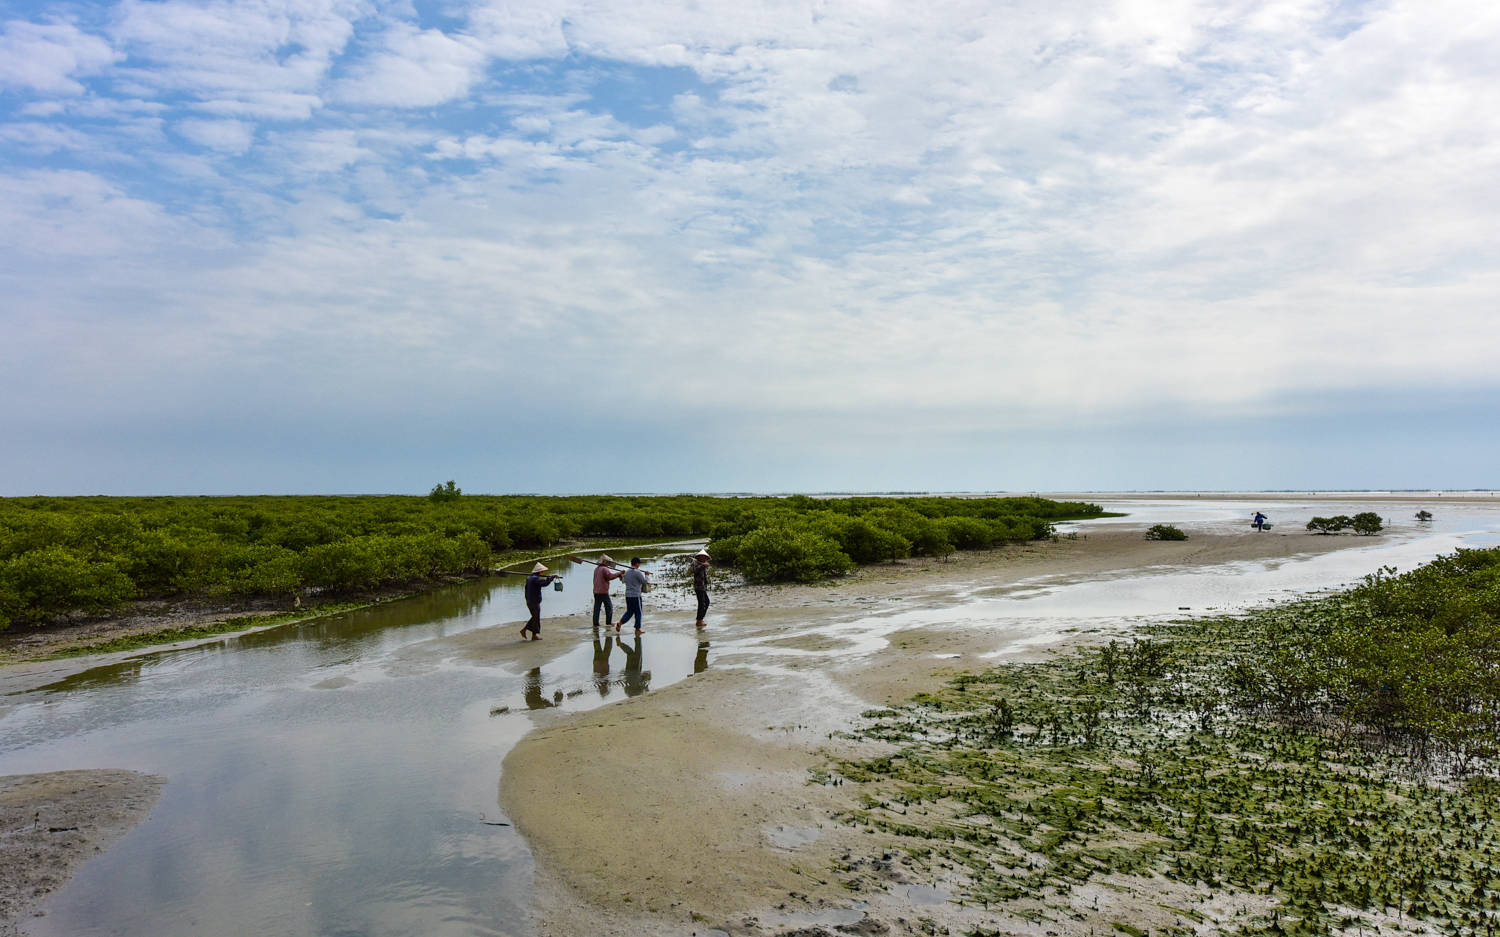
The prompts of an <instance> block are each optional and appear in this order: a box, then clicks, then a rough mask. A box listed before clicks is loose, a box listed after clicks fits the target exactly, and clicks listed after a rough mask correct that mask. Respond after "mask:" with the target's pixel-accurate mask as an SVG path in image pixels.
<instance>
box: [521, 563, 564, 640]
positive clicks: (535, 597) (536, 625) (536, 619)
mask: <svg viewBox="0 0 1500 937" xmlns="http://www.w3.org/2000/svg"><path fill="white" fill-rule="evenodd" d="M546 573H547V567H545V566H543V565H542V564H541V563H540V562H539V563H537V564H536V565H535V566H533V567H531V575H529V576H527V577H526V608H527V610H528V611H530V612H531V617H530V618H529V619H527V620H526V624H524V625H522V626H521V638H522V640H525V639H526V638H527V637H528V636H529V637H530V638H531V640H533V641H540V640H542V589H544V588H545V587H546V586H547V585H549V584H550V583H552V582H553V581H555V580H557V579H561V578H562V577H561V576H559V575H557V574H556V573H552V574H550V575H545V574H546ZM528 632H529V633H530V634H529V635H528Z"/></svg>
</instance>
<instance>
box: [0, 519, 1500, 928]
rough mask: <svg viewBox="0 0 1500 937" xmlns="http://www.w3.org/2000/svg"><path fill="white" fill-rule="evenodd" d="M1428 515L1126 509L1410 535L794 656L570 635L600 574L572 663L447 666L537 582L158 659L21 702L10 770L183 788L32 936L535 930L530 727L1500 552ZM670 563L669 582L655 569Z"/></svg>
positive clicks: (1203, 524)
mask: <svg viewBox="0 0 1500 937" xmlns="http://www.w3.org/2000/svg"><path fill="white" fill-rule="evenodd" d="M1419 506H1420V505H1406V504H1379V505H1370V504H1368V503H1356V502H1350V503H1340V502H1338V501H1337V500H1336V499H1330V501H1329V502H1328V503H1327V504H1324V503H1321V502H1320V503H1318V504H1317V505H1307V504H1294V503H1279V502H1277V501H1275V500H1274V498H1268V499H1266V500H1263V501H1259V502H1248V501H1245V502H1241V501H1223V500H1218V501H1212V500H1201V501H1153V500H1151V499H1134V500H1130V501H1114V502H1109V503H1107V504H1106V507H1108V508H1109V509H1111V510H1123V511H1128V512H1130V514H1131V517H1129V518H1127V519H1118V520H1110V519H1104V520H1099V521H1093V522H1088V523H1087V524H1080V525H1068V528H1067V529H1072V530H1077V531H1080V532H1082V533H1083V534H1085V535H1086V533H1087V531H1088V530H1090V529H1094V528H1097V527H1105V526H1109V525H1112V524H1120V523H1130V524H1141V523H1143V522H1144V523H1172V524H1176V525H1177V526H1179V527H1181V528H1183V529H1184V530H1186V531H1187V532H1188V533H1189V535H1190V536H1191V535H1192V534H1193V533H1195V532H1199V533H1201V532H1231V531H1239V530H1244V529H1245V528H1246V525H1248V522H1249V516H1250V514H1251V513H1252V512H1253V511H1254V510H1256V509H1260V510H1263V511H1265V512H1266V513H1267V514H1269V515H1270V516H1271V520H1272V523H1273V524H1275V525H1278V526H1276V527H1273V532H1286V531H1289V530H1298V531H1300V529H1301V526H1302V525H1303V524H1305V523H1306V520H1307V518H1308V517H1310V516H1312V515H1313V514H1323V515H1328V514H1340V513H1342V514H1354V513H1357V512H1358V511H1361V510H1367V509H1369V510H1376V511H1378V512H1379V513H1381V514H1382V515H1384V516H1387V523H1388V524H1389V525H1390V535H1389V536H1386V537H1382V538H1379V539H1378V540H1375V541H1372V542H1371V543H1370V545H1368V546H1361V547H1359V548H1356V549H1349V550H1341V551H1339V552H1337V553H1333V554H1327V555H1323V556H1311V557H1295V558H1292V559H1287V560H1278V561H1272V562H1262V563H1236V564H1228V565H1224V566H1219V567H1214V568H1210V569H1173V568H1168V567H1162V568H1148V569H1145V570H1136V571H1133V572H1132V573H1130V574H1128V575H1113V576H1102V577H1097V578H1093V579H1088V580H1084V581H1071V580H1067V579H1063V578H1060V577H1042V578H1038V579H1034V580H1030V581H1027V582H1023V583H1020V584H1017V585H1013V586H1007V587H996V586H992V585H988V584H986V583H982V582H980V583H974V584H972V585H970V586H968V587H966V588H962V589H958V590H954V589H953V588H952V587H951V586H945V587H942V588H940V589H939V588H936V587H935V588H934V590H933V591H932V592H930V593H919V594H918V595H916V596H912V597H911V598H912V599H918V598H920V599H923V601H899V600H898V601H896V602H894V603H891V602H887V603H884V604H881V603H875V604H872V605H869V606H860V607H851V608H837V609H835V610H833V612H832V613H829V612H826V611H825V612H823V613H822V614H820V615H818V616H808V617H807V620H806V621H801V620H798V618H797V616H796V615H795V614H793V613H791V612H789V613H788V621H787V622H786V623H785V626H784V627H781V628H778V629H777V633H776V634H774V635H761V636H753V635H746V636H744V637H736V636H735V635H734V631H733V612H732V611H731V612H727V613H724V614H722V615H720V614H717V613H716V615H715V620H714V622H713V627H711V628H710V635H711V641H712V643H711V644H710V643H709V640H703V639H701V638H700V636H698V635H696V634H694V633H693V629H692V627H691V624H690V623H688V622H689V620H690V614H689V615H685V614H683V610H685V609H686V608H687V607H688V602H689V601H690V600H689V599H688V598H687V596H685V595H683V594H681V593H673V592H671V591H665V592H664V591H663V590H658V591H656V592H653V593H652V594H651V595H648V597H647V601H646V607H647V629H648V630H647V634H646V635H645V636H644V638H643V639H642V640H640V641H639V642H637V641H636V640H635V639H634V638H633V637H630V636H627V637H626V638H625V639H624V640H623V641H622V640H620V639H619V638H616V637H614V636H613V635H612V634H611V635H604V636H599V637H597V638H596V637H595V636H594V635H593V634H592V632H591V630H590V629H589V628H588V627H587V625H586V623H580V622H579V621H577V620H575V621H572V622H556V621H552V620H551V619H553V618H555V617H556V616H560V615H569V614H571V615H579V614H581V613H583V612H585V611H586V610H587V608H588V607H589V604H590V596H589V592H590V588H589V573H590V572H591V571H592V567H576V566H569V565H568V564H566V563H560V562H559V563H553V564H552V565H554V566H555V567H557V568H559V570H560V571H562V572H563V573H564V574H565V575H566V577H567V578H566V580H565V588H564V591H563V592H561V593H557V592H551V591H549V592H548V593H547V595H546V598H545V600H544V603H543V611H544V634H545V641H544V643H546V644H547V645H548V648H547V651H548V654H549V655H551V656H546V655H532V654H521V655H515V654H512V655H511V656H509V657H507V656H504V655H503V654H502V655H500V656H493V655H492V656H490V657H482V656H480V657H476V655H474V654H472V653H460V652H458V651H457V650H451V649H450V648H458V647H459V646H461V645H463V644H464V642H465V640H466V638H465V636H467V640H468V642H469V643H468V645H467V646H469V647H470V648H472V646H473V639H474V638H476V637H479V638H480V639H481V643H483V642H487V641H488V640H489V635H493V636H494V637H493V640H494V642H495V643H496V645H501V644H518V643H519V642H518V640H517V636H516V635H515V634H514V631H515V630H516V629H518V628H519V627H520V622H521V620H523V619H524V617H525V608H524V604H523V602H522V599H521V595H520V584H521V580H520V578H519V577H516V578H509V577H504V578H494V579H489V580H484V581H481V582H475V583H468V584H465V585H462V586H455V587H452V588H447V589H444V590H442V591H441V592H438V593H434V594H432V595H428V596H423V597H420V598H416V599H411V600H407V601H403V602H398V603H392V604H390V605H385V606H381V607H378V608H373V609H366V610H363V611H359V612H354V613H350V614H346V615H340V616H337V617H334V618H329V619H324V620H320V621H318V622H314V623H310V624H307V625H303V626H297V627H289V628H282V629H276V630H272V631H267V632H261V633H258V634H254V635H248V636H244V637H240V638H234V639H228V640H224V641H221V642H217V643H214V644H211V645H205V646H201V647H197V648H191V649H185V650H177V651H167V652H160V653H154V654H142V655H139V656H138V657H135V658H133V659H131V660H130V661H128V662H125V663H121V664H115V665H112V666H108V667H101V668H98V669H96V670H93V671H89V672H87V673H84V674H80V675H78V676H76V677H72V678H69V679H67V680H64V681H60V682H59V683H57V684H54V685H52V686H49V687H44V688H40V689H37V690H33V691H29V692H26V693H22V694H12V695H11V696H10V697H8V698H7V699H5V700H4V704H5V706H7V707H8V709H6V710H0V711H4V713H5V714H4V715H3V717H0V774H16V773H25V772H33V771H51V770H59V769H64V768H95V767H109V768H133V769H137V770H142V771H148V772H152V773H155V774H160V775H162V776H165V777H166V778H167V779H168V784H167V786H166V788H165V791H164V793H163V795H162V799H161V802H160V803H159V805H158V806H157V808H156V810H155V811H153V812H152V814H151V815H150V816H149V817H148V818H147V819H146V820H145V821H144V822H143V823H141V824H140V825H139V826H137V827H136V828H135V829H134V830H132V831H131V832H130V833H128V834H127V835H126V836H125V837H123V838H122V839H121V840H120V841H118V842H117V843H116V844H115V845H114V846H112V847H111V848H110V849H109V850H107V851H106V852H105V853H103V854H102V855H101V856H99V857H98V858H96V859H94V860H92V861H91V862H89V863H88V864H87V865H85V866H84V867H83V869H82V871H81V872H80V873H79V875H78V876H77V877H76V878H75V879H74V880H73V882H72V883H70V884H69V885H68V886H66V887H65V888H64V889H63V890H62V891H60V892H59V893H58V894H57V895H56V896H55V897H54V899H53V900H52V901H51V902H50V904H49V905H48V909H47V910H48V914H47V915H46V916H45V917H42V918H38V919H35V920H34V921H32V922H29V923H28V924H27V927H28V929H29V933H31V934H33V935H35V937H52V935H79V937H86V935H102V934H119V935H132V937H148V935H151V937H173V935H187V934H202V933H212V934H215V935H224V937H237V935H246V937H249V935H262V934H278V935H283V934H284V935H315V934H316V935H339V934H349V935H355V934H359V935H368V937H374V935H387V934H389V935H397V934H413V933H421V934H428V935H448V934H453V935H492V934H493V935H508V937H509V935H525V934H530V933H533V932H534V928H533V927H532V924H531V922H530V920H529V918H528V900H527V893H528V889H529V886H530V880H531V875H532V864H531V860H530V855H529V853H528V851H527V849H526V846H525V844H524V843H523V842H522V841H521V840H520V838H519V837H518V836H517V835H516V833H515V832H514V830H513V829H512V828H511V827H509V826H497V825H493V824H495V823H500V822H504V821H505V819H506V818H505V817H503V816H501V814H500V812H499V807H498V804H497V795H498V786H497V781H498V778H499V775H500V764H501V761H502V759H503V758H504V756H505V754H506V752H507V751H508V750H509V749H510V748H511V746H513V745H514V744H515V743H516V741H517V740H519V739H520V737H521V736H522V735H524V734H525V733H526V732H527V731H528V729H529V728H530V727H531V725H532V715H531V714H532V713H533V712H534V711H544V710H553V709H556V708H558V707H561V708H563V709H581V708H587V707H593V706H600V705H607V704H609V703H611V702H614V701H618V700H622V699H626V698H628V697H630V696H633V695H639V694H642V693H648V692H651V691H652V690H653V689H655V688H660V687H663V686H666V685H669V684H671V683H673V682H675V681H678V680H681V679H684V678H686V677H689V676H691V675H692V674H693V673H695V672H699V671H702V670H704V669H706V668H707V667H709V666H710V665H711V664H712V666H715V667H720V666H731V667H743V668H749V669H751V670H753V671H756V672H757V673H759V674H761V675H763V677H764V681H765V685H766V687H767V688H768V690H767V691H768V692H770V691H771V689H770V688H773V687H774V688H775V689H776V691H778V692H780V691H782V690H785V691H786V692H790V693H795V694H797V695H798V696H799V697H800V698H801V699H802V700H803V701H804V708H805V710H806V711H807V712H809V713H812V712H813V711H814V710H822V711H824V712H825V713H832V714H833V715H831V716H828V717H827V718H828V719H831V720H834V721H837V720H838V719H842V718H846V716H845V715H844V714H847V713H850V712H853V713H857V712H858V711H859V710H860V709H861V708H862V707H863V706H864V703H863V701H860V700H855V699H852V698H849V699H845V698H843V697H844V696H846V695H847V694H843V695H841V692H842V691H840V690H838V688H837V686H836V685H835V683H834V682H833V681H832V680H829V679H828V677H827V673H826V670H825V669H823V668H819V667H810V666H807V664H808V663H809V660H808V659H809V658H817V657H825V658H839V659H857V658H858V657H859V656H860V655H862V654H879V653H892V647H891V642H890V640H889V639H890V636H891V635H893V634H895V633H896V632H898V631H900V630H903V629H906V628H911V627H917V626H959V627H969V628H976V629H983V630H984V631H985V632H986V633H993V635H994V653H995V654H1002V653H1007V652H1010V651H1013V650H1015V649H1017V648H1019V647H1023V646H1025V645H1027V644H1029V643H1042V642H1046V641H1051V640H1055V639H1056V637H1057V636H1058V635H1059V634H1060V633H1064V632H1069V631H1077V630H1091V629H1101V628H1122V627H1129V626H1130V624H1131V623H1132V622H1136V621H1142V620H1150V619H1159V618H1163V617H1171V616H1176V615H1181V614H1183V613H1184V609H1186V610H1188V611H1190V612H1192V613H1194V614H1197V613H1204V612H1209V611H1217V610H1229V609H1235V608H1243V607H1245V606H1247V605H1253V604H1259V603H1262V602H1265V601H1268V600H1270V599H1274V598H1278V597H1283V596H1286V595H1290V594H1294V593H1303V592H1309V591H1316V590H1319V589H1326V588H1332V587H1336V586H1339V585H1343V584H1347V583H1349V582H1353V581H1356V580H1357V579H1358V578H1359V577H1361V576H1363V575H1365V574H1366V573H1369V572H1371V571H1373V570H1374V569H1376V568H1378V567H1380V566H1382V565H1395V566H1397V567H1399V568H1402V569H1408V568H1411V567H1413V566H1415V565H1418V564H1419V563H1421V562H1424V561H1426V560H1428V559H1430V558H1432V557H1433V556H1435V555H1438V554H1440V553H1447V552H1451V551H1452V550H1453V549H1454V548H1455V547H1458V546H1493V545H1495V544H1497V543H1500V505H1490V504H1484V505H1459V504H1452V503H1449V504H1442V503H1440V502H1438V501H1436V500H1435V501H1434V503H1433V505H1431V506H1428V509H1429V510H1431V511H1433V512H1434V513H1435V514H1436V515H1437V517H1436V519H1435V520H1434V521H1433V523H1431V524H1417V523H1415V522H1414V521H1410V520H1408V519H1409V518H1410V517H1411V515H1412V514H1413V513H1414V512H1415V511H1416V510H1417V508H1418V507H1419ZM649 565H651V566H653V567H655V568H658V569H660V568H661V560H660V558H654V559H653V562H652V563H651V564H649ZM616 591H618V589H617V590H616ZM830 601H834V600H830ZM620 611H623V602H617V614H618V612H620ZM500 623H505V627H503V628H499V629H496V630H494V631H492V632H489V633H488V634H485V633H483V632H482V629H486V628H490V627H491V626H495V625H497V624H500ZM811 631H817V632H818V633H819V635H820V637H825V638H827V637H835V638H841V639H843V640H841V641H835V642H832V643H833V646H832V647H831V648H828V647H824V649H821V650H809V649H805V648H800V647H798V646H796V645H795V643H793V642H788V641H786V640H785V639H786V638H788V637H790V636H796V635H799V634H801V633H803V632H811ZM827 643H828V642H820V643H819V644H818V645H810V646H820V647H822V646H824V645H826V644H827ZM517 657H519V658H521V659H524V660H526V661H536V660H542V659H544V658H545V662H544V663H542V664H540V665H539V666H532V665H531V664H520V663H517V662H516V658H517ZM479 660H483V661H485V662H484V663H480V662H477V661H479ZM805 720H806V721H808V722H811V721H813V716H811V715H809V716H807V717H805ZM559 783H566V781H565V779H562V780H560V781H559Z"/></svg>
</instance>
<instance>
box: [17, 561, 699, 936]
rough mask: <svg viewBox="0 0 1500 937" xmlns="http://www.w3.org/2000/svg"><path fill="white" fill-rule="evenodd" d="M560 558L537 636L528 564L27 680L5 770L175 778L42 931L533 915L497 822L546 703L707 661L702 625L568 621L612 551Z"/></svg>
mask: <svg viewBox="0 0 1500 937" xmlns="http://www.w3.org/2000/svg"><path fill="white" fill-rule="evenodd" d="M554 565H555V566H556V568H558V569H559V570H560V571H561V572H563V573H564V574H565V576H566V579H565V583H564V586H565V588H564V591H562V592H553V591H551V590H549V591H548V592H547V594H546V596H545V598H544V600H543V613H544V640H543V641H541V642H535V643H532V644H529V645H523V644H522V643H521V642H520V640H519V636H518V635H517V633H516V630H517V629H519V627H520V622H521V621H522V620H523V619H524V617H525V614H526V612H525V605H524V602H523V600H522V597H521V593H520V585H521V582H522V580H521V579H520V578H519V577H515V578H512V577H504V578H499V577H497V578H494V579H490V580H485V581H482V582H477V583H469V584H465V585H462V586H456V587H454V588H451V589H446V590H444V591H442V592H440V593H436V594H434V595H430V596H424V597H420V598H416V599H412V600H408V601H403V602H398V603H393V604H390V605H386V606H379V607H376V608H371V609H366V610H362V611H358V612H353V613H349V614H346V615H340V616H337V617H335V618H329V619H324V620H320V621H318V622H316V623H311V624H308V625H305V626H300V627H289V628H284V629H277V630H273V631H266V632H260V633H257V634H252V635H245V636H242V637H238V638H233V639H228V640H225V641H223V642H220V643H215V644H211V645H205V646H201V647H196V648H190V649H186V650H180V651H168V652H162V653H155V654H141V655H139V656H137V657H135V658H133V659H131V660H129V661H127V662H124V663H119V664H114V665H111V666H108V667H102V668H99V669H96V670H92V671H88V672H85V673H82V674H78V675H76V676H73V677H69V678H67V679H65V680H61V681H58V682H57V683H54V684H52V685H50V686H46V687H41V688H38V689H35V690H31V691H28V692H25V693H20V694H11V695H10V696H9V698H8V699H6V700H5V705H6V706H7V707H8V711H7V712H6V713H5V715H4V717H3V718H0V775H5V774H22V773H32V772H39V771H53V770H59V769H69V768H97V767H114V768H130V769H136V770H141V771H146V772H149V773H152V774H158V775H162V776H164V777H166V778H167V779H168V784H167V787H166V790H165V791H164V793H163V796H162V799H161V801H160V803H159V805H158V806H157V807H156V809H155V810H154V811H153V812H152V813H151V815H150V816H149V818H148V819H147V820H146V821H145V822H143V823H142V824H141V825H140V826H139V827H137V828H136V829H134V830H132V831H131V832H130V833H128V834H126V836H125V837H124V838H122V839H121V840H120V841H119V842H118V843H117V844H116V845H115V846H114V847H112V848H111V849H109V850H108V851H106V852H105V853H104V854H103V855H101V856H100V857H99V858H97V859H95V860H94V861H92V862H90V863H88V864H87V865H85V866H84V868H83V869H82V871H81V872H80V873H79V874H78V876H77V877H76V878H75V879H74V880H73V881H72V882H71V883H70V884H69V885H68V886H66V887H65V888H64V889H63V890H62V891H61V892H59V893H58V894H57V895H56V896H55V897H54V898H53V899H52V901H51V902H50V903H49V905H48V907H47V911H48V913H47V914H46V916H44V917H41V918H36V919H32V920H30V921H28V922H26V928H27V933H30V934H34V935H51V934H57V935H64V934H66V935H89V934H136V935H153V934H154V935H175V934H202V933H214V934H216V935H240V934H244V935H262V934H268V933H274V934H365V935H378V934H413V933H422V934H465V935H469V934H503V935H513V934H525V933H529V932H530V930H531V927H530V923H529V920H528V917H527V911H526V904H525V896H526V893H527V889H528V886H529V881H530V873H531V866H530V858H529V854H528V853H527V850H526V847H525V845H524V843H522V842H521V841H520V839H519V837H518V836H517V835H516V834H515V832H514V831H513V830H512V828H511V827H509V826H502V825H497V824H500V823H504V822H505V818H504V817H502V816H500V815H499V807H498V806H497V779H498V777H499V774H500V763H501V761H502V759H503V758H504V755H505V753H506V751H508V750H509V748H510V747H511V746H512V745H513V744H514V743H515V741H516V740H517V739H519V738H520V737H521V735H522V734H524V733H525V732H526V731H527V730H528V729H529V727H530V725H531V722H530V719H529V718H528V715H527V714H528V712H529V710H530V709H531V708H538V709H540V708H551V707H554V706H559V705H567V706H569V707H570V708H582V707H584V706H589V705H600V704H603V703H606V702H609V701H611V700H614V699H624V698H626V697H628V696H631V695H637V694H640V693H645V692H649V691H650V689H651V688H652V687H653V686H665V685H667V684H670V683H671V682H673V681H675V680H680V679H682V678H683V677H684V676H687V675H688V674H691V673H693V671H694V669H695V668H697V669H700V670H701V669H703V668H705V667H707V660H708V648H707V647H702V648H700V643H701V642H700V641H699V640H698V638H697V637H696V636H695V635H691V634H653V633H647V634H646V635H644V636H642V637H641V638H639V639H637V638H636V637H635V636H634V635H633V634H630V633H628V632H627V633H626V635H625V636H624V637H623V638H620V637H616V636H615V635H614V634H613V633H612V632H611V633H610V635H609V636H608V637H603V638H601V640H599V641H598V642H597V643H590V641H589V637H590V631H591V630H590V629H589V628H588V627H587V626H586V622H585V621H584V620H583V619H581V618H577V619H576V620H572V621H571V622H569V623H568V624H560V623H559V621H558V620H556V619H555V616H563V615H566V614H568V613H578V612H580V611H581V610H583V609H585V608H586V607H587V606H588V605H589V603H590V597H589V591H590V589H589V580H588V574H589V573H591V572H592V567H577V566H570V565H568V564H565V563H557V564H554ZM616 591H618V589H617V590H616ZM652 595H653V596H655V595H657V593H652ZM648 601H649V597H648ZM621 604H622V603H621ZM500 623H505V624H504V625H503V626H502V627H496V626H497V625H499V624H500ZM652 624H653V621H652V610H651V607H650V605H648V611H647V626H648V627H650V626H651V625H652ZM689 630H691V627H689Z"/></svg>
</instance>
